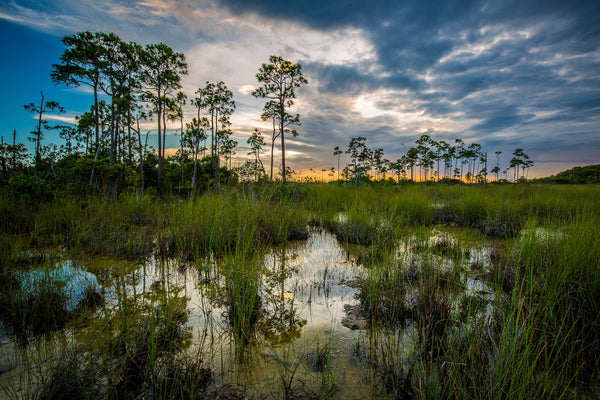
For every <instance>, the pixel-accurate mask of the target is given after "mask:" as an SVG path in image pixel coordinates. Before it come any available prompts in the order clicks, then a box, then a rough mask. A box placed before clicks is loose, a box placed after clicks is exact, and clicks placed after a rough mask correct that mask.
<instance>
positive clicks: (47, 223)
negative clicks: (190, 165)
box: [0, 184, 600, 399]
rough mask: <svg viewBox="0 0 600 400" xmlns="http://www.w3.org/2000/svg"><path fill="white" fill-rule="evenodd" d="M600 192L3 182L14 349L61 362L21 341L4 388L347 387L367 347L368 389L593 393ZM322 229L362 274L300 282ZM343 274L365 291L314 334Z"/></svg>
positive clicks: (229, 391)
mask: <svg viewBox="0 0 600 400" xmlns="http://www.w3.org/2000/svg"><path fill="white" fill-rule="evenodd" d="M598 199H600V189H599V188H597V187H595V186H542V185H492V186H488V187H486V188H482V187H471V186H466V185H400V186H397V185H395V184H394V185H381V186H363V187H357V188H355V187H344V186H342V185H339V184H321V185H318V184H313V185H307V184H305V185H288V186H286V187H284V188H283V187H281V186H271V185H251V186H237V187H224V188H223V189H222V190H221V191H220V192H219V193H214V192H210V193H206V194H204V195H201V196H197V197H196V198H195V199H194V200H192V201H181V200H179V199H178V198H167V197H163V198H155V197H152V196H149V195H145V196H141V195H136V194H121V195H120V196H119V197H118V199H111V198H110V197H108V198H101V197H76V196H73V195H68V194H67V195H64V196H54V198H53V199H51V200H45V201H40V200H34V199H32V198H27V197H24V196H21V197H18V196H14V195H13V194H10V193H3V194H2V195H1V196H0V215H1V217H2V218H1V221H2V226H0V251H1V253H2V254H1V257H0V267H1V269H2V271H1V282H0V285H1V286H2V288H1V290H0V293H1V295H0V319H1V326H2V330H3V332H4V333H5V335H7V336H5V339H3V341H2V347H3V349H7V352H6V354H9V353H10V352H8V349H9V348H11V346H16V347H15V354H19V352H27V351H28V349H31V350H32V351H33V349H36V350H35V352H37V353H39V354H41V350H40V349H44V351H43V352H44V354H49V356H48V357H49V359H50V360H51V364H48V363H41V362H36V361H32V360H34V359H35V357H33V358H28V357H27V356H24V355H23V356H16V355H15V357H16V359H17V361H14V362H15V363H16V365H18V368H17V369H18V370H19V371H20V372H18V373H17V372H16V370H15V371H13V372H12V373H5V374H3V375H4V377H2V378H1V379H2V388H3V390H4V392H5V393H6V394H7V395H8V396H9V397H12V398H23V396H24V395H23V393H25V392H26V393H27V395H26V397H27V398H61V397H60V396H62V395H64V394H65V393H68V394H69V396H70V398H136V397H140V396H141V397H152V398H186V399H189V398H243V397H244V396H248V395H249V396H265V395H271V396H274V397H277V398H280V397H284V398H332V397H333V398H336V397H338V398H345V397H347V396H348V393H347V392H344V390H343V389H342V388H343V387H344V380H345V379H349V378H348V377H347V376H346V374H347V373H349V372H348V371H347V370H346V369H345V368H342V367H341V366H340V365H342V364H347V362H348V361H343V360H350V362H351V364H352V365H354V366H355V367H353V368H357V369H358V370H364V371H368V374H366V376H369V377H370V378H369V379H367V380H363V384H364V385H366V386H368V387H371V388H372V389H364V388H363V389H361V390H362V391H363V392H361V393H363V395H365V396H369V395H368V394H364V393H369V391H371V392H370V393H371V394H370V396H373V397H381V396H383V397H386V396H387V397H389V398H439V397H443V398H531V397H536V398H571V397H586V396H588V397H594V396H595V394H597V391H598V383H599V378H598V377H599V374H600V363H599V361H598V357H597V354H599V353H600V339H599V338H598V326H600V317H599V316H600V265H599V263H600V261H599V260H600V243H599V239H598V238H599V237H600V231H599V226H600V214H599V211H598V210H600V204H599V201H600V200H598ZM317 232H321V233H320V235H330V237H332V240H334V239H333V238H336V239H337V246H341V248H343V249H344V251H345V252H346V256H345V257H346V258H348V259H349V260H351V262H352V263H353V264H355V265H356V266H357V267H358V268H359V270H358V271H359V272H358V274H357V276H355V277H354V278H352V277H351V276H350V277H349V278H346V276H348V275H342V276H344V278H343V279H342V278H341V277H340V275H336V274H340V273H342V272H340V271H344V269H346V270H347V271H351V270H350V269H349V267H347V266H343V265H342V264H340V266H336V265H328V264H327V263H325V265H324V266H323V267H322V269H319V270H318V272H316V275H306V277H304V278H300V277H301V276H303V274H308V272H303V271H302V270H300V269H299V268H307V267H298V266H294V265H295V264H294V261H293V260H294V259H295V257H297V256H296V253H297V252H298V251H300V250H298V249H302V248H303V246H305V244H304V242H297V241H298V240H306V239H307V238H311V237H314V235H316V234H317ZM327 232H329V233H327ZM311 240H312V239H311ZM309 241H310V240H309ZM273 249H275V250H273ZM277 249H279V250H277ZM271 252H273V253H272V254H273V255H269V254H271ZM98 257H100V259H106V260H116V261H110V262H108V263H107V264H102V263H100V264H98V265H96V263H93V262H90V261H89V260H93V259H98ZM106 257H109V258H106ZM68 260H79V261H72V262H71V261H68ZM117 260H129V261H117ZM269 260H271V261H269ZM149 262H150V263H151V264H148V263H149ZM340 262H341V261H336V263H340ZM120 263H126V264H122V265H123V266H120V267H118V266H117V265H121V264H120ZM95 265H96V266H95ZM125 265H128V266H127V267H125ZM139 265H142V266H144V267H143V271H144V272H142V270H139V269H138V268H139ZM145 265H155V267H153V268H154V269H153V271H155V272H149V271H148V270H147V268H148V267H145ZM66 268H68V271H81V272H77V273H74V272H69V273H68V274H67V273H66V272H65V271H67V269H66ZM311 268H312V267H311ZM57 271H58V272H57ZM136 271H140V272H136ZM348 273H350V272H348ZM69 274H70V275H69ZM173 274H175V275H177V276H180V275H181V274H183V275H181V276H185V277H186V278H185V279H184V280H183V281H174V280H173V279H174V278H173V277H172V276H175V275H173ZM352 274H354V272H352ZM65 276H68V279H67V278H65ZM81 276H85V277H86V279H83V280H81V282H80V283H78V284H77V285H75V287H78V288H79V292H78V294H77V296H78V297H76V300H73V298H75V295H74V294H73V291H72V288H73V287H74V286H73V285H72V284H70V283H69V282H71V281H70V280H71V279H79V278H78V277H81ZM295 277H296V278H295ZM350 278H352V279H350ZM27 282H32V283H33V282H34V283H35V284H26V283H27ZM78 282H79V281H78ZM294 282H295V283H294ZM140 285H141V286H140ZM80 286H81V287H80ZM344 287H345V288H348V289H343V288H344ZM351 288H355V289H351ZM336 290H354V291H353V292H351V293H355V295H356V299H352V298H347V299H345V300H344V307H342V304H340V305H339V306H338V307H339V310H340V312H342V313H343V312H344V311H342V309H344V310H345V313H346V314H345V316H344V314H332V315H333V318H334V319H337V320H338V321H339V320H343V325H344V326H342V325H339V322H338V323H333V322H332V327H331V328H330V329H327V330H326V332H329V333H328V334H327V335H325V336H320V337H319V336H316V338H315V341H313V342H311V341H309V342H308V344H306V342H305V344H304V346H308V347H307V348H305V349H304V350H300V348H299V347H298V346H300V343H301V342H300V340H301V338H303V337H306V339H308V338H309V337H310V334H309V332H310V331H309V330H308V327H309V326H311V324H310V323H309V324H308V325H307V320H306V314H305V311H303V310H302V308H303V307H308V309H309V310H310V309H315V310H316V309H318V307H323V306H321V305H319V304H318V303H320V302H323V301H324V302H325V303H327V302H328V301H331V300H327V299H328V298H330V299H332V298H333V297H330V296H333V294H332V293H333V292H332V291H334V292H335V291H336ZM191 299H193V300H191ZM318 299H319V300H318ZM323 299H325V300H323ZM315 302H316V303H315ZM192 303H194V304H193V305H192ZM190 307H192V308H190ZM191 309H193V310H195V311H193V312H192V313H191V314H190V312H191V311H190V310H191ZM315 312H316V311H315ZM334 327H335V330H337V331H339V332H338V333H339V334H341V335H342V336H341V337H343V338H345V339H344V340H346V342H347V343H349V344H342V342H340V339H339V338H338V336H335V335H334V331H332V329H333V328H334ZM346 327H348V328H350V329H356V331H354V330H350V329H348V328H346ZM311 329H312V328H311ZM360 332H362V333H360ZM57 335H58V336H57ZM307 335H308V336H307ZM11 338H14V339H15V342H14V343H15V344H11V343H13V342H12V339H11ZM227 338H229V339H227ZM306 339H305V340H306ZM226 343H230V344H231V346H232V348H233V350H232V353H231V355H230V356H229V355H228V356H225V355H224V351H225V352H227V353H228V354H229V350H224V348H225V349H226V348H228V347H227V346H228V345H227V344H226ZM294 343H296V345H294ZM223 346H225V347H223ZM290 346H294V347H296V348H295V349H292V347H290ZM18 349H20V350H18ZM261 354H262V355H261ZM344 357H346V358H344ZM19 360H20V361H19ZM257 366H263V367H260V368H258V370H257V369H256V367H257ZM15 368H16V367H15ZM259 370H264V371H261V372H260V374H259V372H258V371H259ZM48 371H52V373H48ZM265 371H273V372H272V374H271V375H269V374H268V373H267V372H265ZM15 374H16V375H18V376H19V378H18V380H16V381H15V380H14V379H15V378H14V377H13V378H12V380H11V379H8V377H9V376H14V375H15ZM255 375H256V376H262V377H263V378H258V377H254V378H251V377H252V376H255ZM243 377H245V378H243ZM257 379H258V382H257ZM261 379H262V380H261ZM15 382H21V383H20V384H18V383H15ZM23 382H27V385H26V386H25V387H23V386H21V385H23ZM269 382H270V383H269ZM369 385H370V386H369ZM374 388H378V389H374ZM365 390H366V391H365ZM23 391H25V392H23ZM211 396H212V397H211ZM218 396H231V397H218ZM236 396H237V397H236Z"/></svg>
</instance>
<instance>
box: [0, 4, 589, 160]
mask: <svg viewBox="0 0 600 400" xmlns="http://www.w3.org/2000/svg"><path fill="white" fill-rule="evenodd" d="M0 18H2V19H5V20H9V21H13V22H17V23H20V24H23V25H30V26H32V27H34V28H35V29H38V30H42V31H45V32H50V33H53V34H55V35H62V34H67V33H74V32H76V31H79V30H87V29H89V30H101V31H114V32H116V33H118V34H119V35H120V36H121V37H122V38H123V39H125V40H134V41H138V42H140V43H148V42H158V41H163V42H165V43H167V44H169V45H171V46H172V47H174V48H175V49H176V50H177V51H181V52H184V53H185V55H186V58H187V60H188V65H189V68H188V69H189V75H188V76H186V77H184V79H183V89H184V91H185V92H186V93H188V96H191V95H192V94H193V93H194V92H195V90H196V89H197V88H199V87H201V86H204V83H205V81H207V80H210V81H218V80H223V81H225V83H226V84H227V85H228V87H229V88H230V89H231V90H232V91H233V92H234V99H235V101H236V104H237V109H236V112H235V113H234V115H233V117H232V122H233V124H234V125H233V128H234V130H235V132H236V135H238V136H239V137H240V138H242V137H244V136H243V135H245V134H246V135H249V133H250V132H251V131H252V129H253V128H254V127H258V128H260V129H261V130H263V132H266V133H268V132H269V129H270V125H269V123H268V122H266V123H265V122H263V121H261V120H260V113H261V110H262V106H263V104H264V101H263V100H262V99H255V98H254V97H253V96H252V95H251V92H252V90H253V89H254V88H255V87H256V86H257V85H258V82H257V81H256V78H255V74H256V72H257V70H258V67H259V66H260V64H261V63H263V62H266V61H267V60H268V57H269V55H271V54H279V55H281V56H283V57H284V58H287V59H290V60H293V61H298V62H300V63H301V64H302V66H303V71H304V74H305V76H306V77H307V78H308V79H309V81H310V84H309V85H308V86H307V87H305V88H302V89H301V90H299V91H298V101H297V104H296V108H295V112H298V113H300V114H301V119H302V126H301V127H299V130H300V134H301V136H300V137H299V138H297V139H296V140H292V141H290V150H292V151H296V152H297V153H298V154H296V155H295V156H294V157H293V161H292V162H293V163H297V164H298V165H302V166H305V165H306V166H308V164H309V163H313V164H317V163H323V164H324V165H325V164H329V163H330V162H331V159H332V155H331V154H330V153H331V149H332V148H333V147H334V146H336V145H339V146H341V147H344V146H346V145H347V143H348V141H349V140H350V137H352V136H358V135H361V136H366V137H368V140H367V144H368V145H369V146H371V147H384V149H385V150H386V153H388V152H389V158H395V157H397V156H399V155H400V154H402V152H403V151H404V149H405V146H406V145H412V144H413V143H414V140H415V139H416V138H418V136H419V135H420V134H422V133H425V132H427V133H428V134H431V135H432V136H434V137H435V138H440V139H444V140H450V139H453V138H455V137H463V138H465V139H468V140H470V141H480V142H481V143H483V144H484V145H486V146H490V147H494V148H490V149H489V151H494V150H496V148H499V149H502V151H503V152H504V153H510V152H511V151H512V150H510V148H509V147H510V146H513V145H516V144H521V143H523V144H526V145H527V146H528V147H529V148H530V149H531V152H532V154H534V153H536V154H544V149H545V148H548V146H553V143H561V144H562V145H565V143H566V142H568V143H572V144H573V145H572V146H571V145H569V146H571V147H569V148H572V149H573V150H572V151H571V153H569V154H572V155H573V157H577V152H576V151H575V149H576V148H580V149H581V154H582V157H583V155H584V154H586V156H585V157H587V158H586V160H589V159H590V157H592V156H589V157H588V156H587V154H588V153H587V147H586V142H587V143H588V144H589V146H588V147H589V148H592V149H594V150H597V149H598V141H597V140H594V139H593V138H594V137H595V136H594V135H596V136H597V133H598V131H599V129H600V122H599V120H598V115H599V112H600V3H598V2H597V1H580V2H565V1H554V0H550V1H548V0H535V1H523V0H508V1H501V2H499V1H495V0H473V1H471V0H450V1H444V2H437V1H435V2H434V1H423V0H411V1H402V2H398V1H395V0H378V1H375V2H364V1H356V0H344V1H322V0H319V1H315V0H304V1H298V0H290V1H286V2H282V1H275V0H214V1H213V0H200V1H195V0H194V1H193V0H139V1H137V2H133V3H132V2H127V1H123V0H109V1H106V2H94V1H92V0H83V1H81V2H72V1H67V0H58V1H57V2H52V3H51V2H44V1H41V2H39V1H33V0H23V1H20V2H19V4H17V3H15V2H14V1H12V2H9V3H7V4H3V5H0ZM186 115H188V116H189V117H190V118H191V116H193V115H195V113H194V110H193V108H192V107H191V106H188V107H187V108H186ZM507 139H509V140H507ZM577 146H580V147H577ZM584 148H585V150H584ZM596 154H600V151H598V152H597V153H596ZM290 157H291V156H290ZM597 157H598V156H596V159H597ZM592 158H593V157H592ZM582 159H583V158H582ZM290 160H292V157H291V158H290ZM597 160H598V162H600V160H599V159H597Z"/></svg>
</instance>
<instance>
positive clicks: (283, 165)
mask: <svg viewBox="0 0 600 400" xmlns="http://www.w3.org/2000/svg"><path fill="white" fill-rule="evenodd" d="M280 101H281V103H280V105H279V115H280V118H279V134H280V135H281V169H282V172H283V173H282V178H281V183H282V184H284V185H285V181H286V179H285V178H286V172H287V171H286V169H285V132H284V131H283V129H284V125H283V124H284V117H285V109H284V106H285V104H284V102H285V98H281V99H280Z"/></svg>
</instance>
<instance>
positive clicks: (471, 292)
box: [0, 229, 494, 399]
mask: <svg viewBox="0 0 600 400" xmlns="http://www.w3.org/2000/svg"><path fill="white" fill-rule="evenodd" d="M426 242H427V245H428V246H429V247H435V246H441V245H440V243H442V244H444V245H447V246H459V245H460V244H459V241H458V240H457V239H456V237H454V235H453V234H452V233H451V232H445V231H440V230H437V229H433V230H432V231H431V232H430V233H429V235H428V239H427V241H426ZM415 243H417V241H416V240H415V238H414V237H413V238H409V239H408V240H407V241H405V242H403V243H400V244H398V257H400V258H401V259H402V260H403V262H404V263H406V264H411V263H412V264H416V265H418V264H419V263H420V262H421V261H422V257H423V255H422V254H420V253H419V251H418V250H417V249H416V248H415ZM490 251H491V247H489V246H485V245H469V246H465V247H464V249H463V250H461V251H459V254H462V257H461V258H460V260H453V259H451V258H449V257H448V256H445V255H439V254H429V257H431V258H430V259H431V260H434V263H435V264H436V266H437V268H439V269H440V270H441V271H444V272H449V271H454V270H459V271H461V272H460V274H458V275H457V276H458V279H459V280H460V281H461V285H462V287H463V288H464V289H463V290H462V292H459V293H456V294H454V295H453V296H454V300H453V303H454V305H455V307H454V308H455V312H458V310H457V309H458V307H459V305H460V301H461V299H462V297H464V296H478V297H480V298H482V299H484V300H485V301H486V302H488V304H487V306H486V308H485V311H484V313H486V314H487V313H489V312H490V311H489V310H490V307H491V306H490V303H491V302H493V301H494V296H493V293H492V291H491V289H490V288H489V287H488V286H487V285H486V284H485V283H484V282H483V281H482V280H481V279H480V278H479V273H480V272H481V271H479V272H478V273H475V274H474V273H471V272H470V271H471V269H474V268H473V267H472V266H473V265H477V266H478V267H477V268H478V270H481V269H483V270H486V269H489V267H490ZM420 260H421V261H420ZM220 262H221V260H218V259H217V260H215V259H212V258H210V259H204V260H199V261H198V262H197V263H190V262H183V261H179V260H177V259H167V260H164V259H158V258H152V259H151V260H149V261H148V262H145V263H143V264H136V263H132V262H127V261H119V260H114V259H109V258H92V259H78V260H77V261H76V262H75V261H65V262H63V263H61V264H59V265H58V266H57V268H55V269H54V270H53V272H51V273H52V274H54V275H53V276H56V277H59V278H61V279H64V280H65V282H67V283H68V285H70V286H69V287H70V288H71V289H69V290H70V292H69V293H71V294H72V295H71V298H72V300H70V301H71V302H72V303H73V307H76V303H77V302H78V301H79V300H78V297H77V295H76V293H77V290H76V288H77V287H78V283H77V282H79V283H81V284H83V282H86V284H91V285H93V286H94V287H98V288H99V291H100V292H102V293H103V295H104V298H105V306H104V307H105V309H113V310H116V309H119V308H122V307H125V305H126V304H129V303H131V302H132V301H133V302H134V303H151V302H152V301H156V300H157V299H164V298H179V299H181V300H182V301H183V302H184V303H185V307H186V310H187V320H186V322H185V325H186V327H187V329H188V331H190V332H191V334H192V344H191V345H190V348H189V349H188V350H187V351H189V352H193V351H194V350H195V349H197V348H198V346H202V348H201V354H203V356H204V357H205V359H206V362H207V363H208V364H209V365H210V367H211V368H212V369H213V370H214V371H215V385H219V384H220V383H224V382H234V383H237V384H240V385H242V386H244V387H246V388H247V389H248V391H249V394H250V395H251V396H255V397H264V396H269V395H270V396H272V397H274V398H278V397H280V396H279V395H280V392H281V390H282V382H283V380H284V379H288V378H289V377H287V378H286V375H285V374H289V373H290V372H289V370H288V369H286V368H287V367H289V366H298V368H297V369H294V376H293V379H294V380H295V382H297V384H298V387H303V388H304V389H303V390H308V391H309V392H310V393H313V394H314V393H319V392H320V391H321V390H322V389H323V385H325V387H332V388H336V390H335V395H334V398H340V399H342V398H343V399H360V398H386V396H388V394H386V392H385V390H384V389H383V387H382V386H381V381H380V379H379V378H378V377H377V376H376V374H375V372H374V371H373V370H372V369H371V367H370V365H369V363H368V362H366V355H365V343H367V342H369V340H371V339H372V337H373V335H377V334H376V333H374V332H372V331H371V330H351V329H349V328H348V327H346V326H344V325H343V324H342V319H343V318H344V316H345V315H346V311H345V306H346V308H347V306H356V305H358V304H359V301H358V299H357V293H358V290H359V289H358V287H357V285H356V284H352V283H355V282H357V279H358V278H359V277H360V276H361V274H363V273H364V270H363V268H362V267H361V266H360V265H359V264H358V263H357V261H356V260H355V259H354V258H353V257H352V256H351V255H350V254H349V253H348V251H347V250H345V249H344V248H343V247H342V246H340V244H339V243H338V241H337V240H336V238H335V237H334V236H333V235H332V234H330V233H328V232H326V231H320V230H314V231H311V233H310V236H309V239H308V240H307V241H303V242H295V243H291V244H288V245H286V246H275V247H273V248H272V249H271V250H270V251H269V252H267V253H266V254H265V255H264V260H263V264H264V268H263V270H264V273H263V279H262V285H261V288H260V296H261V304H262V311H261V313H260V316H259V320H258V321H257V322H256V329H255V332H254V341H253V342H252V344H250V345H248V346H247V348H246V350H245V351H244V354H243V355H241V354H240V350H239V347H238V346H236V345H235V341H234V339H233V335H232V333H231V328H230V324H229V321H228V318H227V307H226V306H225V304H224V301H223V290H224V287H225V284H224V279H223V277H222V275H221V274H220V271H219V266H220ZM36 273H38V272H35V271H34V272H31V273H30V274H28V275H23V276H24V281H25V282H29V281H34V280H35V276H36V275H35V274H36ZM411 295H412V296H415V294H414V293H411V292H410V291H409V293H408V294H407V296H411ZM407 301H410V299H408V298H407ZM137 312H140V310H137ZM84 323H85V322H84ZM81 324H82V322H81V321H79V322H77V323H75V324H71V325H70V326H69V327H68V328H67V329H66V330H65V332H63V333H62V335H63V337H65V336H66V337H76V336H77V330H78V329H81V326H82V325H81ZM413 331H414V326H413V325H412V324H411V323H408V324H407V325H406V326H405V327H404V328H403V329H401V330H399V331H396V333H395V334H394V335H393V337H395V339H393V340H394V341H395V342H396V346H395V347H394V349H395V350H398V349H405V350H406V352H407V353H408V352H409V351H410V348H411V347H412V346H413V344H414V337H413V336H414V333H413ZM370 338H371V339H370ZM31 348H32V351H33V349H34V348H36V346H32V347H31ZM2 350H3V353H4V354H5V355H6V357H4V360H5V361H4V362H3V363H2V364H1V365H0V367H1V368H2V371H0V383H1V384H2V385H3V386H4V385H6V383H7V381H11V382H12V384H13V386H15V385H16V386H18V383H15V380H16V379H22V375H23V373H22V370H21V369H20V365H19V363H20V362H22V361H19V360H24V359H25V358H31V357H32V356H31V355H26V354H23V352H22V351H21V350H16V347H15V345H14V343H12V342H11V341H10V340H9V339H8V338H6V337H5V338H4V340H3V343H2ZM24 351H27V350H24ZM35 351H37V350H35ZM38 353H39V352H38ZM367 353H368V351H367ZM45 357H47V356H44V358H45ZM323 357H324V358H323ZM396 357H397V358H398V359H399V360H400V361H402V357H403V356H402V355H396ZM33 358H35V357H33ZM9 359H10V360H9ZM323 359H325V360H326V361H327V362H326V365H325V366H323V365H322V361H323ZM7 360H8V361H7ZM40 362H41V361H40ZM34 364H35V362H34ZM284 366H287V367H285V368H284ZM8 371H11V372H10V373H5V372H8Z"/></svg>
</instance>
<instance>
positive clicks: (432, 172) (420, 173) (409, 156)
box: [333, 135, 534, 184]
mask: <svg viewBox="0 0 600 400" xmlns="http://www.w3.org/2000/svg"><path fill="white" fill-rule="evenodd" d="M366 141H367V139H366V138H365V137H362V136H359V137H353V138H351V139H350V143H349V144H348V148H347V150H346V151H345V153H346V154H348V156H349V159H350V160H349V162H348V164H347V166H346V167H345V168H344V169H343V170H342V171H341V175H342V178H343V179H345V180H352V181H353V182H354V184H359V182H360V181H361V179H363V180H364V179H369V180H370V179H374V180H382V179H386V177H388V174H389V175H390V176H392V177H394V176H395V177H396V179H397V181H398V182H400V181H401V180H406V181H408V180H409V181H412V182H415V181H420V182H428V181H435V182H440V181H452V180H455V181H458V182H466V183H482V182H485V181H487V179H488V175H489V173H492V174H495V178H496V181H500V178H499V173H500V172H501V171H502V172H503V173H504V175H506V174H507V173H508V172H509V171H510V170H511V169H512V170H513V171H512V177H513V182H517V181H519V180H526V179H527V176H528V172H529V168H531V167H532V166H533V165H534V163H533V161H532V160H531V159H530V157H529V156H528V155H527V154H526V153H525V151H524V150H523V149H521V148H517V149H515V150H514V152H513V154H512V156H513V157H512V159H511V160H510V164H509V165H508V166H507V167H506V168H505V169H501V168H500V154H501V153H502V152H501V151H496V152H494V155H495V156H496V157H495V158H496V159H495V160H489V158H488V153H487V152H485V151H484V150H483V148H482V146H481V144H479V143H475V142H473V143H471V144H469V145H467V144H466V143H465V142H464V141H463V140H462V139H455V140H454V142H451V143H448V142H446V141H444V140H440V141H437V140H434V139H433V138H432V137H431V136H429V135H421V136H420V137H419V139H417V140H416V146H413V147H409V148H408V149H407V150H406V151H405V153H404V154H403V155H402V156H401V157H400V158H399V159H397V160H396V161H390V160H388V159H386V158H384V152H383V149H382V148H376V149H370V148H369V147H367V144H366ZM342 153H343V152H342V150H341V149H340V147H339V146H336V147H335V148H334V151H333V155H334V156H336V157H338V173H339V169H340V167H339V157H340V155H341V154H342ZM490 161H492V163H494V161H495V166H494V167H492V168H491V169H489V172H488V166H489V164H490ZM338 179H340V178H339V176H338ZM504 180H506V179H504Z"/></svg>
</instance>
